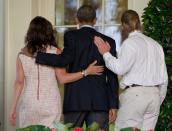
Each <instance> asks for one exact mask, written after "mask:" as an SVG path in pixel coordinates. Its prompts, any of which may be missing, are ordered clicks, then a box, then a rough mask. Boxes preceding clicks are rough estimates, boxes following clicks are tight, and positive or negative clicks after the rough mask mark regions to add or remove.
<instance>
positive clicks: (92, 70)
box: [55, 50, 104, 84]
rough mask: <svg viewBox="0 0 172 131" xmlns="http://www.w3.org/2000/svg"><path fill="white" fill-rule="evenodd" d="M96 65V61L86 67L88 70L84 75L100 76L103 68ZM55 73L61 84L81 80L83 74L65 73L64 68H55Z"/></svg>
mask: <svg viewBox="0 0 172 131" xmlns="http://www.w3.org/2000/svg"><path fill="white" fill-rule="evenodd" d="M60 53H61V52H60V51H59V50H57V54H60ZM96 63H97V61H94V62H93V63H92V64H90V65H89V66H88V68H87V69H86V70H85V73H86V74H87V75H101V72H103V70H104V67H103V66H96ZM55 71H56V76H57V78H58V80H59V82H60V83H61V84H64V83H69V82H74V81H77V80H79V79H81V78H83V74H82V73H81V72H76V73H67V72H66V68H56V69H55Z"/></svg>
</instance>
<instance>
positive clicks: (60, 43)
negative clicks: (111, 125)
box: [55, 28, 76, 50]
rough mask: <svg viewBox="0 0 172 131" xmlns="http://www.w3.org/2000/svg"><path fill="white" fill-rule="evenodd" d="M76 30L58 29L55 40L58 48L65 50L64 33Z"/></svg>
mask: <svg viewBox="0 0 172 131" xmlns="http://www.w3.org/2000/svg"><path fill="white" fill-rule="evenodd" d="M75 29H76V28H56V30H55V38H56V42H57V45H58V47H59V48H60V49H61V50H63V48H64V39H63V38H64V33H65V32H66V31H70V30H75Z"/></svg>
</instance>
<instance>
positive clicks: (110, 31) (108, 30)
mask: <svg viewBox="0 0 172 131" xmlns="http://www.w3.org/2000/svg"><path fill="white" fill-rule="evenodd" d="M119 27H120V26H105V30H104V34H105V35H107V36H109V37H111V38H113V39H114V40H115V42H116V50H117V51H119V48H120V44H121V38H122V37H121V32H120V31H119Z"/></svg>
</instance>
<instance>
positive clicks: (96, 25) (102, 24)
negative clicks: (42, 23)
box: [54, 0, 121, 34]
mask: <svg viewBox="0 0 172 131" xmlns="http://www.w3.org/2000/svg"><path fill="white" fill-rule="evenodd" d="M55 2H56V0H55ZM55 5H56V4H55ZM79 7H80V0H77V9H79ZM55 9H56V7H55ZM55 13H56V10H55ZM120 25H121V24H106V23H105V0H102V22H101V24H95V25H94V27H101V33H102V34H104V30H105V27H108V26H120ZM54 28H55V29H57V28H77V29H79V25H78V24H76V25H56V21H55V26H54Z"/></svg>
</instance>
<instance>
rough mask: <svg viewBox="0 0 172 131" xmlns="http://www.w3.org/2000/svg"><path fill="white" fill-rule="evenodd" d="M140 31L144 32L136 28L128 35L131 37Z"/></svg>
mask: <svg viewBox="0 0 172 131" xmlns="http://www.w3.org/2000/svg"><path fill="white" fill-rule="evenodd" d="M138 33H142V32H141V31H139V30H134V31H133V32H131V33H130V34H129V35H128V37H131V36H133V35H136V34H138Z"/></svg>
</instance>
